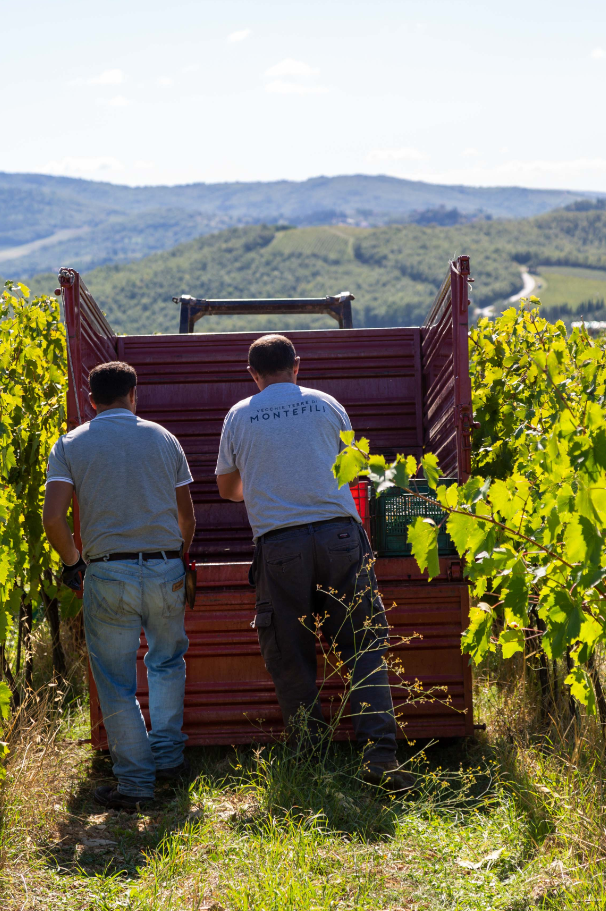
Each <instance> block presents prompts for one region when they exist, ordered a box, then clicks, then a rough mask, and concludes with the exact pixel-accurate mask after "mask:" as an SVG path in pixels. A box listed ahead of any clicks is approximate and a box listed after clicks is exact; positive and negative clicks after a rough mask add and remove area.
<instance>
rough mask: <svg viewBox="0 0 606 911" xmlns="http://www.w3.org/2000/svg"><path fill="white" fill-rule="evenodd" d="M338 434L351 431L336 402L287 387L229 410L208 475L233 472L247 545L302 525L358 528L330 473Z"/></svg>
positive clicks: (277, 386)
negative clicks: (349, 523)
mask: <svg viewBox="0 0 606 911" xmlns="http://www.w3.org/2000/svg"><path fill="white" fill-rule="evenodd" d="M342 430H351V424H350V421H349V418H348V416H347V412H346V411H345V409H344V408H343V406H342V405H340V404H339V403H338V402H337V400H336V399H333V397H332V396H331V395H327V393H325V392H319V391H318V390H316V389H306V388H305V387H304V386H297V385H295V384H294V383H274V384H272V385H271V386H267V387H266V388H265V389H264V390H263V391H262V392H259V393H258V394H257V395H253V396H251V397H250V398H248V399H243V400H242V401H241V402H238V403H237V405H234V406H233V408H231V409H230V411H229V412H228V414H227V416H226V418H225V422H224V424H223V432H222V434H221V443H220V446H219V459H218V461H217V469H216V474H218V475H222V474H230V473H231V472H232V471H235V470H236V468H237V469H238V470H239V472H240V475H241V477H242V486H243V490H244V502H245V504H246V509H247V512H248V519H249V522H250V524H251V526H252V530H253V535H254V539H255V541H256V539H257V538H258V537H259V536H260V535H263V534H266V533H267V532H268V531H273V530H274V529H276V528H286V527H289V526H292V525H303V524H304V523H306V522H318V521H321V520H323V519H333V518H337V517H340V516H352V517H353V518H354V519H356V520H357V521H360V517H359V515H358V511H357V509H356V505H355V503H354V500H353V497H352V495H351V491H350V489H349V487H348V486H347V485H345V486H344V487H341V489H339V486H338V484H337V481H336V479H335V477H334V475H333V473H332V466H333V464H334V461H335V459H336V457H337V455H338V453H339V451H340V449H341V448H342V445H343V444H342V442H341V439H340V433H341V431H342Z"/></svg>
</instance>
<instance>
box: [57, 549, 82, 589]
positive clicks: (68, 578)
mask: <svg viewBox="0 0 606 911" xmlns="http://www.w3.org/2000/svg"><path fill="white" fill-rule="evenodd" d="M87 566H88V564H87V563H85V562H84V560H83V559H82V557H81V556H80V554H78V560H77V562H76V563H74V564H73V566H68V565H67V564H66V563H64V564H63V572H62V573H61V581H62V582H63V584H64V585H67V586H68V587H69V588H71V589H73V590H74V591H75V592H79V591H80V589H81V588H82V586H83V584H84V574H85V572H86V568H87Z"/></svg>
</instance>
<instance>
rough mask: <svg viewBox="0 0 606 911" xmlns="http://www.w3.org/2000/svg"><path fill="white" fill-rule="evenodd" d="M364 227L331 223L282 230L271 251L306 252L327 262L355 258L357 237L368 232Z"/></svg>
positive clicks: (274, 240) (286, 252) (277, 235)
mask: <svg viewBox="0 0 606 911" xmlns="http://www.w3.org/2000/svg"><path fill="white" fill-rule="evenodd" d="M368 233H369V232H368V230H367V229H364V228H355V227H350V226H349V225H330V226H327V227H319V228H299V229H298V230H296V231H293V230H291V231H280V232H279V233H278V234H276V236H275V238H274V239H273V241H272V242H271V247H270V252H274V251H279V252H280V253H284V254H288V253H304V254H307V255H310V256H317V257H319V258H320V259H323V260H325V261H326V262H333V261H334V262H341V261H343V260H347V259H349V260H352V261H353V260H354V242H355V240H356V238H360V237H364V236H365V235H366V234H368Z"/></svg>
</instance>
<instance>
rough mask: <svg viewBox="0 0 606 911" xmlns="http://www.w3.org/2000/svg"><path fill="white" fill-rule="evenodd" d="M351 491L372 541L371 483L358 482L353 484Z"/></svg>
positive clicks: (369, 538)
mask: <svg viewBox="0 0 606 911" xmlns="http://www.w3.org/2000/svg"><path fill="white" fill-rule="evenodd" d="M349 489H350V490H351V495H352V496H353V498H354V503H355V504H356V509H357V510H358V514H359V516H360V518H361V519H362V524H363V526H364V528H365V529H366V534H367V535H368V540H369V541H370V540H371V537H370V483H369V481H358V483H357V484H352V485H351V487H350V488H349Z"/></svg>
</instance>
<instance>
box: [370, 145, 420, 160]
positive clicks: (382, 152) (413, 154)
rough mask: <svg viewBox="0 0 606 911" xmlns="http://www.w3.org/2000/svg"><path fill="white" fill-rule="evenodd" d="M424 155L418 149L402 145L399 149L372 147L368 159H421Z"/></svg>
mask: <svg viewBox="0 0 606 911" xmlns="http://www.w3.org/2000/svg"><path fill="white" fill-rule="evenodd" d="M424 157H425V156H424V155H423V154H422V153H421V152H419V150H418V149H412V148H410V147H403V148H401V149H373V150H372V151H371V152H369V153H368V155H367V159H368V161H422V159H423V158H424Z"/></svg>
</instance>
